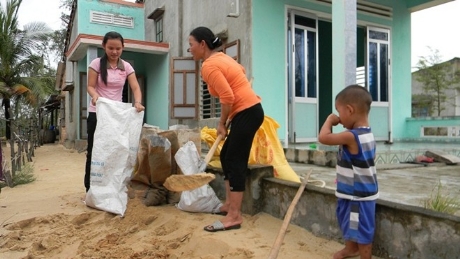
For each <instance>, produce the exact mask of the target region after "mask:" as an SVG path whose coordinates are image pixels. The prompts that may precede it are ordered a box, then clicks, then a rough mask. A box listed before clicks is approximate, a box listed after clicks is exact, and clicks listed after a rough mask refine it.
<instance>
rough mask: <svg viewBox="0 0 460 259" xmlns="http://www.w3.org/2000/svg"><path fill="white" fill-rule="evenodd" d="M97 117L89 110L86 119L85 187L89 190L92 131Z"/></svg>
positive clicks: (94, 129) (94, 128)
mask: <svg viewBox="0 0 460 259" xmlns="http://www.w3.org/2000/svg"><path fill="white" fill-rule="evenodd" d="M96 124H97V117H96V113H95V112H90V113H89V115H88V119H87V120H86V128H87V133H88V147H87V148H86V167H85V188H86V192H88V190H89V183H90V174H91V154H92V152H93V143H94V131H96Z"/></svg>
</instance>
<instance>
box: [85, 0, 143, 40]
mask: <svg viewBox="0 0 460 259" xmlns="http://www.w3.org/2000/svg"><path fill="white" fill-rule="evenodd" d="M90 11H98V12H105V13H111V14H115V15H123V16H130V17H133V18H134V28H127V27H120V26H113V25H106V24H98V23H91V22H90ZM77 21H78V33H79V34H92V35H101V36H103V35H104V34H105V33H107V32H108V31H116V32H118V33H120V34H121V35H123V37H124V38H126V39H135V40H144V30H145V29H144V28H145V25H144V21H145V20H144V8H139V7H133V6H128V5H120V4H114V3H109V2H104V1H97V0H78V19H77Z"/></svg>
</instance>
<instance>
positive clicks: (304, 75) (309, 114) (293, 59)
mask: <svg viewBox="0 0 460 259" xmlns="http://www.w3.org/2000/svg"><path fill="white" fill-rule="evenodd" d="M287 42H288V44H287V45H288V55H287V56H288V69H287V70H288V98H289V99H288V104H289V107H288V131H289V142H291V143H302V142H311V141H316V139H317V136H318V77H317V67H318V59H317V19H316V17H315V16H313V15H308V14H304V13H300V12H297V11H289V12H288V35H287Z"/></svg>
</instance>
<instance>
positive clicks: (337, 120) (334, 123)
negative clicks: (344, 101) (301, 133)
mask: <svg viewBox="0 0 460 259" xmlns="http://www.w3.org/2000/svg"><path fill="white" fill-rule="evenodd" d="M326 120H327V121H329V123H331V125H332V126H337V125H338V124H339V123H340V118H339V116H337V115H335V114H333V113H331V114H329V116H327V119H326Z"/></svg>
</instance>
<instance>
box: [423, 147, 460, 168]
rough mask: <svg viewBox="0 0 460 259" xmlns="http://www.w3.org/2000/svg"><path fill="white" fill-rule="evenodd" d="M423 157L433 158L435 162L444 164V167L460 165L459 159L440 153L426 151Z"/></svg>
mask: <svg viewBox="0 0 460 259" xmlns="http://www.w3.org/2000/svg"><path fill="white" fill-rule="evenodd" d="M425 155H426V156H428V157H432V158H434V160H435V161H437V162H442V163H446V165H456V164H458V163H460V157H458V156H454V155H449V154H446V153H444V152H441V151H434V150H428V151H426V153H425Z"/></svg>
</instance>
